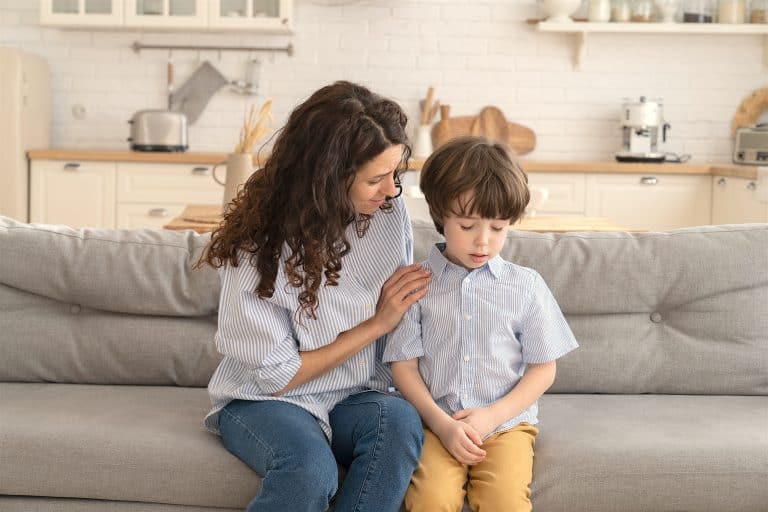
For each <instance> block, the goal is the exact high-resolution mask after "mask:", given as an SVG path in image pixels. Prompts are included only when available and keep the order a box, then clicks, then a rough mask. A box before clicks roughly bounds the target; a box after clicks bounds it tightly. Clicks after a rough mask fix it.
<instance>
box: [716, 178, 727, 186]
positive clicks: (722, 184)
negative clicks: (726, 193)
mask: <svg viewBox="0 0 768 512" xmlns="http://www.w3.org/2000/svg"><path fill="white" fill-rule="evenodd" d="M725 183H726V181H725V178H720V179H719V180H717V184H718V185H720V186H721V187H724V186H725Z"/></svg>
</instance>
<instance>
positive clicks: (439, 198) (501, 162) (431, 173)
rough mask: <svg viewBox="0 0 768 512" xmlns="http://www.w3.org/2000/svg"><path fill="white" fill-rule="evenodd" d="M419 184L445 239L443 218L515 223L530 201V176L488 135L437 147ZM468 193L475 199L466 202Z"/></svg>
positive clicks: (455, 140) (503, 147) (427, 162)
mask: <svg viewBox="0 0 768 512" xmlns="http://www.w3.org/2000/svg"><path fill="white" fill-rule="evenodd" d="M419 186H420V187H421V191H422V192H423V193H424V196H425V198H426V200H427V204H428V205H429V214H430V216H431V217H432V221H433V222H434V223H435V228H436V229H437V231H438V232H439V233H440V234H441V235H442V234H444V233H443V218H444V217H447V216H452V215H458V216H469V215H472V214H476V215H479V216H480V217H483V218H487V219H509V221H510V222H511V223H514V222H516V221H517V220H518V219H519V218H520V217H521V216H522V215H523V212H524V211H525V207H526V206H527V205H528V201H529V200H530V192H529V191H528V176H526V174H525V172H524V171H523V169H522V168H521V167H520V165H519V164H518V162H517V159H516V158H515V157H514V156H513V155H512V154H511V152H510V150H509V149H508V148H507V147H506V146H505V145H503V144H500V143H497V142H493V141H491V140H489V139H487V138H485V137H476V136H465V137H458V138H456V139H453V140H451V141H449V142H448V143H446V144H445V145H443V146H441V147H440V148H438V149H437V150H436V151H435V152H434V153H432V155H430V157H429V158H428V159H427V161H426V162H424V167H423V168H422V169H421V180H420V183H419ZM467 192H471V193H472V197H471V198H470V199H469V200H467V201H466V202H462V201H461V200H460V198H461V196H463V195H464V194H466V193H467Z"/></svg>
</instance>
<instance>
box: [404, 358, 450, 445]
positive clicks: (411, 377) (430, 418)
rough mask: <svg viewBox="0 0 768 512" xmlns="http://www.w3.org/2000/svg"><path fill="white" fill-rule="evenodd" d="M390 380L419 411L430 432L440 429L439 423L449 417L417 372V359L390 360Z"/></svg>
mask: <svg viewBox="0 0 768 512" xmlns="http://www.w3.org/2000/svg"><path fill="white" fill-rule="evenodd" d="M392 380H394V381H395V387H396V388H397V389H398V391H400V393H402V395H403V397H405V399H406V400H408V401H409V402H410V403H411V404H412V405H413V406H414V407H415V408H416V410H417V411H418V412H419V416H421V419H422V420H423V421H424V423H426V424H427V427H429V429H430V430H431V431H432V432H437V431H438V430H439V429H440V423H441V422H445V421H446V420H448V419H449V416H448V415H447V414H446V413H445V411H443V410H442V409H441V408H440V407H439V406H438V405H437V404H436V403H435V401H434V400H433V399H432V395H431V394H430V392H429V389H427V385H426V384H424V379H422V378H421V374H420V373H419V360H418V359H409V360H407V361H393V362H392Z"/></svg>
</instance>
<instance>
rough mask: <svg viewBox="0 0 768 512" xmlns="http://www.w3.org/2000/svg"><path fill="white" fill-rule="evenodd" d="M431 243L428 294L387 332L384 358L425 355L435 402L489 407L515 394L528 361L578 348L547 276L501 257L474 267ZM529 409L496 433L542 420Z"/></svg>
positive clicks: (425, 374) (451, 409) (423, 365)
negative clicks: (454, 259) (449, 256)
mask: <svg viewBox="0 0 768 512" xmlns="http://www.w3.org/2000/svg"><path fill="white" fill-rule="evenodd" d="M444 248H445V244H442V243H441V244H437V245H436V246H435V247H433V248H432V251H431V253H430V255H429V258H428V259H427V261H426V262H424V264H423V266H424V267H426V268H429V269H431V270H432V282H431V283H430V285H429V292H427V295H426V296H424V298H422V299H421V300H420V301H419V302H417V303H416V304H414V305H413V306H411V308H410V309H409V310H408V311H407V313H406V315H405V317H404V318H403V320H402V321H401V322H400V324H399V325H398V326H397V328H396V329H395V330H394V331H393V332H392V333H390V334H389V336H388V339H387V346H386V349H385V351H384V361H385V362H392V361H404V360H409V359H416V358H418V360H419V364H418V367H419V373H420V374H421V377H422V379H423V380H424V383H425V384H426V385H427V388H428V389H429V391H430V393H431V394H432V397H433V398H434V400H435V403H437V405H438V406H439V407H440V408H441V409H443V410H444V411H445V412H446V413H448V414H449V415H452V414H453V413H455V412H457V411H460V410H463V409H468V408H470V407H486V406H488V405H491V404H492V403H494V402H495V401H497V400H499V399H500V398H502V397H503V396H504V395H506V394H507V393H509V392H510V391H511V390H512V388H514V387H515V385H516V384H517V383H518V382H519V381H520V378H521V377H522V376H523V374H524V373H525V368H526V365H527V364H530V363H545V362H548V361H554V360H555V359H557V358H559V357H561V356H563V355H564V354H566V353H568V352H570V351H571V350H573V349H575V348H576V347H578V344H577V343H576V339H575V338H574V336H573V333H572V332H571V329H570V328H569V327H568V324H567V323H566V321H565V318H564V317H563V314H562V313H561V311H560V308H559V307H558V305H557V302H556V301H555V298H554V297H553V296H552V293H551V292H550V290H549V288H548V287H547V285H546V283H545V282H544V280H543V279H542V278H541V276H540V275H539V274H538V273H537V272H536V271H535V270H533V269H530V268H526V267H521V266H519V265H515V264H514V263H510V262H507V261H504V260H503V259H502V258H501V256H496V257H494V258H492V259H491V260H490V261H488V263H486V264H485V265H483V266H482V267H480V268H478V269H475V270H473V271H471V272H470V271H468V270H467V269H465V268H464V267H461V266H458V265H455V264H453V263H451V262H450V261H448V260H447V259H446V258H445V256H443V253H442V251H443V250H444ZM537 413H538V406H537V404H536V403H534V404H533V405H531V406H530V407H528V408H527V409H526V410H524V411H523V412H521V413H520V414H519V415H517V416H515V417H514V418H510V419H509V420H508V421H507V422H505V423H504V424H502V425H500V426H499V427H498V428H496V430H494V431H493V432H492V433H491V434H495V433H498V432H502V431H504V430H509V429H511V428H513V427H514V426H515V425H517V424H518V423H521V422H528V423H530V424H536V423H538V418H537Z"/></svg>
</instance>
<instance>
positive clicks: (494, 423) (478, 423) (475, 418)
mask: <svg viewBox="0 0 768 512" xmlns="http://www.w3.org/2000/svg"><path fill="white" fill-rule="evenodd" d="M453 419H455V420H459V421H462V422H464V423H466V424H467V425H470V426H471V427H472V428H473V429H474V430H475V431H476V432H477V433H478V434H480V438H481V439H485V437H486V436H488V435H489V434H490V433H491V432H493V431H494V430H496V427H498V426H499V423H498V420H497V419H496V417H495V416H494V414H493V411H491V409H490V408H488V407H472V408H469V409H464V410H461V411H457V412H455V413H454V414H453Z"/></svg>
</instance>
